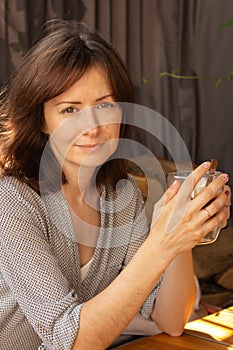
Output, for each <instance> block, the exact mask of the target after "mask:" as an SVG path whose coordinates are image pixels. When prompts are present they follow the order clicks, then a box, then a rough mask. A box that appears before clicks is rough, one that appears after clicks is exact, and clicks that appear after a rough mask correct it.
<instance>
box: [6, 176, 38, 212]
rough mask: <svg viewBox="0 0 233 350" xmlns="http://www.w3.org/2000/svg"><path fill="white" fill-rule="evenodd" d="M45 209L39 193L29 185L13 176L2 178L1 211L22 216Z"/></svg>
mask: <svg viewBox="0 0 233 350" xmlns="http://www.w3.org/2000/svg"><path fill="white" fill-rule="evenodd" d="M43 211H44V205H43V202H42V200H41V198H40V196H39V194H38V193H36V192H35V191H34V190H33V189H32V188H31V187H30V186H29V185H27V184H25V183H23V182H22V181H19V180H18V179H16V178H15V177H13V176H5V177H3V178H1V179H0V212H2V213H5V214H6V215H7V213H11V214H12V215H16V216H20V215H22V214H24V213H32V212H34V213H36V212H37V213H38V212H41V213H42V212H43Z"/></svg>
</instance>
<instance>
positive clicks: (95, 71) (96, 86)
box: [53, 67, 112, 101]
mask: <svg viewBox="0 0 233 350" xmlns="http://www.w3.org/2000/svg"><path fill="white" fill-rule="evenodd" d="M107 94H112V88H111V86H110V82H109V79H108V75H107V73H106V72H105V71H104V70H103V69H101V68H99V67H93V68H90V69H88V70H87V71H86V72H85V73H84V74H83V75H82V76H81V77H80V78H79V79H78V80H76V81H75V82H74V84H73V85H72V86H71V87H69V88H68V89H67V90H65V91H64V92H62V93H61V94H59V95H58V96H56V97H55V98H54V99H53V100H56V101H57V100H61V99H64V98H66V97H67V96H70V97H71V96H74V97H76V98H81V99H87V98H88V97H91V98H95V97H96V98H99V97H100V96H101V95H102V96H104V95H107Z"/></svg>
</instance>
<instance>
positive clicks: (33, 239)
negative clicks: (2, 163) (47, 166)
mask: <svg viewBox="0 0 233 350" xmlns="http://www.w3.org/2000/svg"><path fill="white" fill-rule="evenodd" d="M119 199H120V200H119ZM100 210H101V228H100V231H99V238H98V242H97V247H96V249H95V254H94V259H93V261H92V264H91V266H90V269H89V271H88V274H87V276H86V277H85V279H84V280H83V282H81V276H80V263H79V256H78V250H77V242H76V239H75V237H76V236H75V233H74V230H73V226H72V221H71V216H70V212H69V208H68V206H67V203H66V201H65V199H64V197H63V195H62V193H61V192H56V193H50V194H48V195H46V196H45V197H44V198H41V197H40V196H39V195H38V194H37V193H36V192H35V191H34V190H32V189H31V188H30V187H29V186H27V185H26V184H24V183H21V182H19V181H18V180H16V179H15V178H13V177H5V178H3V179H2V180H1V181H0V349H1V350H21V349H23V350H35V349H37V347H38V346H39V345H40V344H41V342H42V341H43V343H44V344H45V345H46V348H48V349H55V350H63V349H70V348H71V346H72V343H73V342H74V339H75V336H76V334H77V330H78V326H79V315H80V310H81V308H82V305H83V303H85V302H86V301H87V300H89V299H91V298H92V297H94V296H95V295H96V294H98V293H100V292H101V291H102V290H103V289H105V288H106V287H107V286H108V285H109V284H110V283H111V282H112V281H113V280H114V279H115V277H116V276H117V275H118V274H119V273H120V271H121V270H122V269H123V268H124V266H125V265H127V263H128V262H129V261H130V260H131V258H132V256H133V255H134V254H135V252H136V251H137V249H138V247H139V246H140V245H141V244H142V242H143V241H144V239H145V237H146V235H147V234H148V228H147V224H146V218H145V214H144V210H143V203H142V198H141V194H140V193H139V191H138V189H137V187H136V185H135V183H134V181H133V180H132V179H131V178H130V181H123V182H121V185H120V186H118V189H117V193H116V192H114V191H113V190H112V189H111V188H106V187H102V189H101V197H100ZM160 283H161V280H160V282H159V283H158V285H157V286H156V287H155V289H154V290H153V292H152V293H151V294H150V296H149V297H148V298H147V300H146V301H145V303H144V305H143V307H142V309H141V313H142V314H143V316H144V317H145V318H149V317H150V314H151V311H152V307H153V304H154V300H155V298H156V293H157V291H158V289H159V286H160Z"/></svg>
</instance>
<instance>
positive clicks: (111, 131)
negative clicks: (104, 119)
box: [105, 124, 121, 139]
mask: <svg viewBox="0 0 233 350" xmlns="http://www.w3.org/2000/svg"><path fill="white" fill-rule="evenodd" d="M120 127H121V126H120V124H111V125H106V126H105V132H106V133H107V134H108V136H109V138H111V139H116V138H119V136H120Z"/></svg>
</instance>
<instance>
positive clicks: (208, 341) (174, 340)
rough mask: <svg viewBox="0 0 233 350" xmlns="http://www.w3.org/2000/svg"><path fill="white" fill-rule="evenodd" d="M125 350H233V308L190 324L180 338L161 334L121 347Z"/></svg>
mask: <svg viewBox="0 0 233 350" xmlns="http://www.w3.org/2000/svg"><path fill="white" fill-rule="evenodd" d="M120 348H121V349H125V350H151V349H159V350H160V349H161V350H178V349H183V350H185V349H191V350H208V349H211V350H224V349H227V350H230V349H233V306H232V307H229V308H227V309H224V310H221V311H219V312H216V313H214V314H211V315H208V316H205V317H203V318H201V319H198V320H194V321H192V322H188V323H187V324H186V326H185V330H184V333H183V335H182V336H180V337H171V336H169V335H167V334H165V333H161V334H158V335H155V336H152V337H146V338H143V339H140V340H138V341H135V342H133V343H130V344H128V345H123V346H121V347H120Z"/></svg>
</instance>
